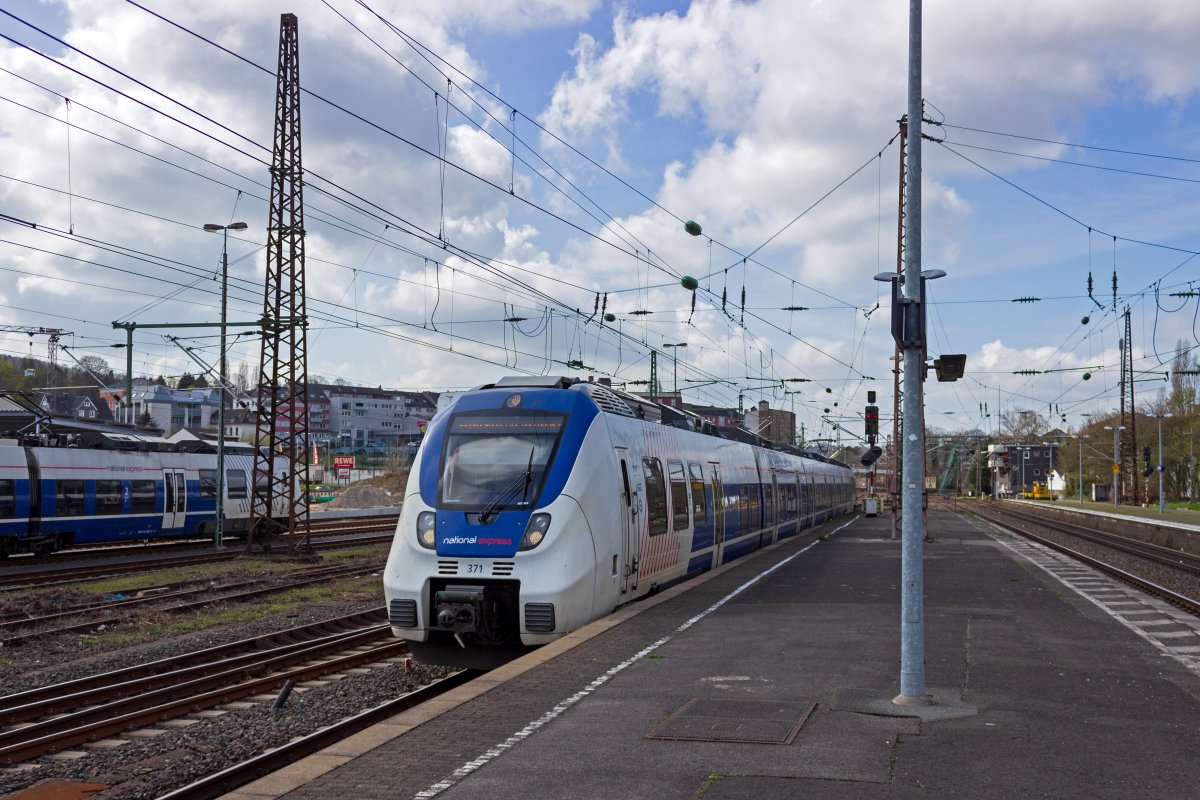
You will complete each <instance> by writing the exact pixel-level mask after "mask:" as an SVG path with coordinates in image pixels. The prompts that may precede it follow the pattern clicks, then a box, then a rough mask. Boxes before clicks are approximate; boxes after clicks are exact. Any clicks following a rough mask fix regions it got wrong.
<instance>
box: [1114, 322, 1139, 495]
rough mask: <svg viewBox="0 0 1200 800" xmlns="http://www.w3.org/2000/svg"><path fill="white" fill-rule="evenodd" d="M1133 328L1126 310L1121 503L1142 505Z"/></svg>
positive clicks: (1122, 357)
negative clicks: (1134, 381)
mask: <svg viewBox="0 0 1200 800" xmlns="http://www.w3.org/2000/svg"><path fill="white" fill-rule="evenodd" d="M1132 335H1133V324H1132V322H1131V321H1130V315H1129V309H1128V308H1126V309H1125V338H1124V339H1123V340H1122V341H1121V421H1120V422H1119V423H1118V424H1119V425H1123V426H1124V427H1125V430H1123V431H1121V453H1120V455H1121V460H1120V464H1121V481H1120V485H1121V491H1120V495H1121V497H1120V501H1121V502H1122V503H1132V504H1134V505H1136V504H1137V503H1139V502H1140V493H1139V491H1138V483H1139V481H1138V465H1137V406H1136V405H1134V402H1133V339H1132V338H1131V337H1132Z"/></svg>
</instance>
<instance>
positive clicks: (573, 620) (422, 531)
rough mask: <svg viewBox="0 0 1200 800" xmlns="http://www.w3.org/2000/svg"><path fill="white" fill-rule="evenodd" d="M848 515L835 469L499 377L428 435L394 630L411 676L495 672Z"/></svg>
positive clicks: (650, 412) (621, 405)
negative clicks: (643, 600)
mask: <svg viewBox="0 0 1200 800" xmlns="http://www.w3.org/2000/svg"><path fill="white" fill-rule="evenodd" d="M854 500H855V494H854V478H853V471H852V470H851V469H850V468H849V467H847V466H846V465H845V464H841V463H839V462H836V461H830V460H828V459H825V458H823V457H821V456H819V455H816V454H811V453H804V452H802V451H801V450H799V449H797V448H792V447H787V446H779V445H771V443H769V442H766V441H765V440H762V439H760V438H759V437H757V436H754V435H753V434H750V433H749V432H746V431H739V430H736V429H734V430H730V429H716V428H715V427H714V426H712V425H711V424H709V423H707V422H705V421H703V420H702V419H701V418H699V417H696V416H695V415H691V414H688V413H687V412H683V411H680V410H678V409H674V408H672V407H670V406H666V405H661V404H658V403H653V402H650V401H648V400H645V399H643V398H640V397H638V396H636V395H632V394H628V393H625V392H623V391H620V390H618V389H615V388H613V387H611V386H608V385H605V384H604V383H601V382H593V381H580V380H578V379H574V378H566V377H552V376H551V377H533V378H530V377H521V376H512V377H506V378H502V379H500V380H499V381H497V382H495V383H493V384H487V385H484V386H481V387H478V388H476V389H474V390H471V391H469V392H464V393H462V394H459V395H457V396H456V397H455V398H454V401H453V403H452V404H451V405H449V407H448V408H445V409H442V410H439V412H438V414H437V415H436V416H435V417H434V419H433V420H431V421H430V423H429V426H428V427H427V430H426V434H425V438H424V440H423V442H422V444H421V446H420V449H419V450H418V452H417V456H416V461H415V463H414V467H413V469H412V471H411V473H410V475H409V481H408V484H407V488H406V490H405V496H404V503H403V506H402V508H401V513H400V519H399V522H398V524H397V529H396V535H395V538H394V540H393V543H392V546H391V551H390V553H389V556H388V561H387V565H386V568H385V570H384V576H383V584H384V595H385V599H386V602H387V609H388V617H389V623H390V626H391V629H392V633H393V634H394V635H395V636H397V637H399V638H403V639H405V640H407V642H408V645H409V647H410V649H411V650H412V653H413V656H414V657H415V658H416V659H417V660H418V661H421V662H424V663H431V664H445V665H450V666H461V667H472V668H487V667H491V666H495V665H497V664H500V663H503V662H504V661H506V660H508V659H510V658H512V657H514V656H516V655H519V654H520V653H522V652H526V651H527V650H528V649H529V648H530V647H535V646H538V645H544V644H547V643H550V642H553V641H555V640H556V639H559V638H561V637H563V636H565V635H566V634H568V633H570V632H571V631H573V630H575V629H577V628H579V627H581V626H582V625H585V624H587V623H589V622H591V621H593V620H595V619H598V618H600V617H603V616H605V615H607V614H609V613H611V612H612V611H613V610H614V609H616V608H617V607H618V606H620V605H623V604H625V603H628V602H630V601H632V600H636V599H638V598H640V597H644V596H646V595H648V594H650V593H652V592H655V591H658V590H660V589H662V588H665V587H667V586H669V585H671V584H674V583H676V582H678V581H682V580H686V579H688V578H691V577H694V576H696V575H699V574H701V573H703V572H705V571H707V570H711V569H714V568H715V567H717V566H720V565H722V564H725V563H728V562H730V561H732V560H734V559H736V558H739V557H741V556H745V555H747V554H749V553H751V552H754V551H756V550H758V549H760V548H762V547H765V546H767V545H769V544H771V543H773V542H776V541H779V540H781V539H786V538H788V537H791V536H795V535H797V534H798V533H800V532H801V531H803V530H805V529H807V528H811V527H814V526H817V525H820V524H822V523H824V522H826V521H828V520H830V519H833V518H834V517H837V516H840V515H843V514H848V513H850V512H851V511H852V510H853V508H854Z"/></svg>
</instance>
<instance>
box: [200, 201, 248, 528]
mask: <svg viewBox="0 0 1200 800" xmlns="http://www.w3.org/2000/svg"><path fill="white" fill-rule="evenodd" d="M248 227H250V226H249V225H247V224H246V223H244V222H231V223H229V224H228V225H215V224H212V223H209V224H206V225H205V226H204V230H206V231H208V232H209V233H216V232H217V231H221V236H222V240H221V352H220V366H219V367H218V371H219V373H220V377H219V378H218V379H217V380H218V382H219V383H220V384H221V385H220V387H219V388H218V390H217V529H216V532H215V533H214V534H213V546H214V547H224V546H225V314H226V306H227V302H228V293H229V232H230V231H244V230H246V228H248Z"/></svg>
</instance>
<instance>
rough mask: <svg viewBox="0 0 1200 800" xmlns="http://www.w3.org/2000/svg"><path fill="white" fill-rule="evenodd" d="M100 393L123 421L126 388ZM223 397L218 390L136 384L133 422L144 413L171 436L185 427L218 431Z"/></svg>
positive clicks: (136, 382)
mask: <svg viewBox="0 0 1200 800" xmlns="http://www.w3.org/2000/svg"><path fill="white" fill-rule="evenodd" d="M100 394H101V397H102V399H103V400H104V401H105V403H107V404H108V406H109V409H110V413H112V414H113V415H114V416H116V417H117V418H118V419H119V418H120V415H121V414H120V409H119V404H120V403H121V402H122V400H123V398H124V396H125V387H124V385H121V386H111V387H109V388H108V389H106V390H105V391H103V392H101V393H100ZM219 397H220V392H219V391H218V390H217V389H214V388H205V389H172V388H170V387H168V386H163V385H161V384H158V383H153V382H151V381H145V380H142V381H134V385H133V409H132V417H133V419H132V420H130V421H132V422H136V421H137V419H138V418H139V417H141V416H142V414H149V415H150V417H151V419H153V420H154V426H155V427H156V428H158V429H159V430H161V431H163V433H165V434H167V435H170V434H172V433H175V432H176V431H180V430H183V429H184V428H191V429H193V430H201V429H206V428H207V429H213V430H215V429H216V427H217V404H218V403H219V402H220V401H219ZM122 421H125V420H122Z"/></svg>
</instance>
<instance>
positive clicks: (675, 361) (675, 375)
mask: <svg viewBox="0 0 1200 800" xmlns="http://www.w3.org/2000/svg"><path fill="white" fill-rule="evenodd" d="M668 347H670V348H671V381H672V383H674V386H673V387H672V388H673V390H674V394H675V397H676V398H678V397H679V348H681V347H687V342H679V343H677V344H664V345H663V349H664V350H665V349H667V348H668Z"/></svg>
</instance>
